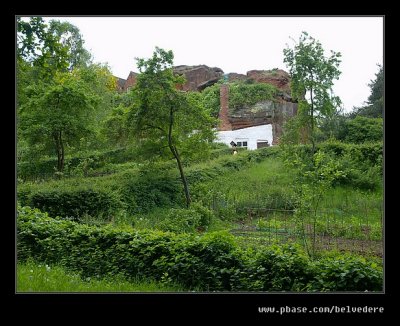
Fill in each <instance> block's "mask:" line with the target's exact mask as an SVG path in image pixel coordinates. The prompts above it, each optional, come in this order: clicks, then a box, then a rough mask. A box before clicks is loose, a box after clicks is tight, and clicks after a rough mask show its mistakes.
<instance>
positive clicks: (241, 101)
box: [201, 81, 278, 118]
mask: <svg viewBox="0 0 400 326" xmlns="http://www.w3.org/2000/svg"><path fill="white" fill-rule="evenodd" d="M221 85H222V82H218V83H216V84H214V85H212V86H210V87H207V88H206V89H204V91H203V92H202V93H201V101H202V103H203V105H204V107H206V108H207V109H208V110H209V111H210V115H211V116H213V117H215V118H217V117H218V115H219V111H220V107H221V105H220V87H221ZM228 85H229V110H230V111H231V112H235V111H236V110H239V109H242V108H244V107H251V106H253V105H254V104H256V103H259V102H262V101H273V100H274V98H275V96H276V95H277V92H278V90H277V88H276V87H275V86H273V85H271V84H263V83H254V84H253V83H250V84H249V83H246V82H240V81H239V82H232V83H228Z"/></svg>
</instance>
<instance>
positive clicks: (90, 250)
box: [17, 207, 383, 291]
mask: <svg viewBox="0 0 400 326" xmlns="http://www.w3.org/2000/svg"><path fill="white" fill-rule="evenodd" d="M17 257H18V260H19V261H20V262H24V261H26V260H27V259H29V258H30V257H31V258H34V259H35V260H36V261H38V262H43V263H47V264H58V265H61V266H64V267H66V268H69V269H71V270H74V271H77V272H80V273H81V275H82V276H83V277H89V276H90V277H91V276H96V275H98V276H112V275H117V274H122V275H124V276H125V277H127V278H135V277H137V276H144V277H146V278H153V279H155V280H158V281H162V282H168V281H171V282H177V283H180V284H182V285H183V286H185V287H186V288H188V289H192V288H198V289H201V290H204V291H303V290H308V291H342V290H344V291H353V290H355V291H365V290H368V291H382V278H383V275H382V271H381V269H380V268H378V267H377V266H376V265H374V264H373V263H368V262H366V261H365V260H363V259H360V258H358V257H355V256H348V257H347V258H345V259H338V260H336V259H333V258H332V257H329V258H323V259H321V260H318V261H316V262H312V261H310V260H309V259H308V258H307V257H306V256H305V254H304V253H303V252H302V251H301V250H300V249H299V248H298V247H293V246H290V245H288V246H284V247H277V246H273V247H259V248H257V249H252V248H249V249H246V250H245V249H239V248H238V247H237V245H236V242H235V240H234V237H233V236H232V235H230V234H228V233H226V232H214V233H208V234H205V235H204V236H197V235H194V234H178V235H175V234H174V233H169V232H161V231H149V230H143V231H121V230H116V229H113V228H111V227H102V228H101V227H97V226H96V227H94V226H88V225H85V224H79V223H76V222H73V221H69V220H62V219H58V218H55V219H53V218H49V217H48V216H47V214H45V213H42V212H40V211H39V210H37V209H31V208H29V207H22V208H21V207H18V217H17Z"/></svg>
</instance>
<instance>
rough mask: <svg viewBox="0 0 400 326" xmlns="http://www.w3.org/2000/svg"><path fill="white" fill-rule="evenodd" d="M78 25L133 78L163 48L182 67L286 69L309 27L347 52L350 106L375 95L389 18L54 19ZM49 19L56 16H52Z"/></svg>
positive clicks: (344, 79)
mask: <svg viewBox="0 0 400 326" xmlns="http://www.w3.org/2000/svg"><path fill="white" fill-rule="evenodd" d="M49 19H58V20H61V21H69V22H70V23H72V24H73V25H75V26H77V27H78V28H79V29H80V31H81V34H82V35H83V39H84V40H85V47H86V48H87V49H88V50H89V51H90V52H91V53H92V55H93V57H94V61H95V62H102V63H108V65H109V66H110V68H111V71H112V72H113V74H114V75H115V76H117V77H121V78H124V79H126V78H127V76H128V74H129V72H130V71H136V72H137V68H136V61H135V59H134V58H135V57H139V58H149V57H150V56H151V55H152V53H153V51H154V48H155V47H156V46H158V47H161V48H163V49H165V50H172V51H173V52H174V56H175V59H174V65H175V66H177V65H199V64H205V65H207V66H210V67H219V68H221V69H222V70H223V71H224V72H225V73H230V72H236V73H242V74H246V72H247V71H249V70H254V69H257V70H263V69H264V70H268V69H273V68H280V69H284V70H286V71H287V70H288V69H287V67H286V66H285V64H284V63H283V49H284V48H285V47H286V45H287V44H288V45H289V46H290V47H293V45H294V43H293V41H292V40H291V39H290V37H292V38H294V39H295V40H296V41H297V40H298V39H299V36H300V34H301V32H302V31H306V32H308V33H309V34H310V35H311V36H312V37H314V38H316V39H317V40H319V41H320V42H321V44H322V46H323V48H324V49H325V50H326V54H327V55H329V54H330V52H329V51H330V50H334V51H336V52H341V54H342V63H341V65H340V70H341V71H342V74H341V76H340V79H339V80H338V81H336V82H335V86H334V92H335V94H336V95H338V96H340V98H341V99H342V102H343V105H344V107H345V109H346V111H350V110H351V109H352V107H353V106H361V105H362V104H363V102H364V101H366V100H367V98H368V96H369V94H370V89H369V87H368V85H367V84H368V83H369V82H370V80H371V79H375V73H376V72H377V71H378V67H377V65H376V64H378V63H379V64H383V18H382V17H51V18H49ZM46 20H48V19H47V18H46Z"/></svg>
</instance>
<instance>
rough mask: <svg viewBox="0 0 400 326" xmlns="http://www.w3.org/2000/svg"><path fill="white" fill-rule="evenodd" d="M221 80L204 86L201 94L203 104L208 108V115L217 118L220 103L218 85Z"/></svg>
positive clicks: (220, 83) (219, 85)
mask: <svg viewBox="0 0 400 326" xmlns="http://www.w3.org/2000/svg"><path fill="white" fill-rule="evenodd" d="M221 85H222V82H218V83H216V84H214V85H212V86H209V87H207V88H205V89H204V90H203V91H202V92H201V93H200V94H201V101H202V103H203V106H204V107H205V108H206V109H207V110H209V112H210V115H211V116H212V117H214V118H218V115H219V111H220V108H221V103H220V87H221Z"/></svg>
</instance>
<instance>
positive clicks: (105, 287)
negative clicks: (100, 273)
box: [17, 261, 184, 292]
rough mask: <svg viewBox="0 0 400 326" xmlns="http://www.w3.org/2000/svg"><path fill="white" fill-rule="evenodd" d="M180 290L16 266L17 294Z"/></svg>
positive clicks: (55, 268) (35, 266) (56, 269)
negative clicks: (85, 277)
mask: <svg viewBox="0 0 400 326" xmlns="http://www.w3.org/2000/svg"><path fill="white" fill-rule="evenodd" d="M180 291H184V290H183V289H182V288H181V287H179V286H172V285H165V284H162V283H157V282H153V281H145V280H141V281H139V280H138V281H137V282H135V283H131V282H127V281H126V280H124V279H123V278H121V277H114V278H113V279H112V280H111V279H101V280H98V279H86V280H82V279H81V278H80V276H79V275H78V274H76V273H70V272H67V271H66V270H65V269H63V268H61V267H59V266H47V265H43V264H37V263H35V262H32V261H30V262H28V263H26V264H18V265H17V292H180Z"/></svg>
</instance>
